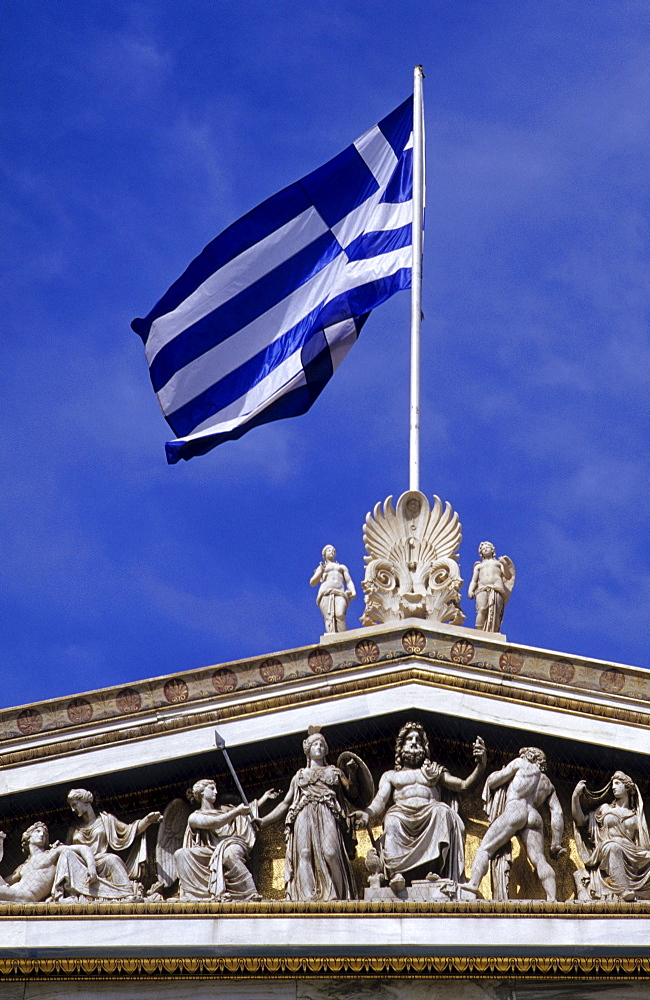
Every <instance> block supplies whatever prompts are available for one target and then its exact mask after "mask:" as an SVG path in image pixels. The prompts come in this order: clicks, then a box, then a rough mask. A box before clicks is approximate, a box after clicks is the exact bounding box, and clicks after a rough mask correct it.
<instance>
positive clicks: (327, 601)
mask: <svg viewBox="0 0 650 1000" xmlns="http://www.w3.org/2000/svg"><path fill="white" fill-rule="evenodd" d="M318 584H320V587H319V588H318V596H317V597H316V604H317V605H318V607H319V608H320V610H321V614H322V616H323V619H324V621H325V631H326V632H345V631H346V630H347V625H346V622H345V613H346V611H347V610H348V605H349V603H350V601H353V600H354V598H355V597H356V596H357V592H356V590H355V588H354V584H353V583H352V577H351V576H350V573H349V571H348V568H347V566H344V565H343V564H342V563H339V562H337V561H336V549H335V548H334V546H333V545H326V546H325V548H324V549H323V561H322V562H321V563H319V565H318V566H317V567H316V569H315V570H314V575H313V576H312V578H311V580H310V581H309V586H310V587H316V586H317V585H318Z"/></svg>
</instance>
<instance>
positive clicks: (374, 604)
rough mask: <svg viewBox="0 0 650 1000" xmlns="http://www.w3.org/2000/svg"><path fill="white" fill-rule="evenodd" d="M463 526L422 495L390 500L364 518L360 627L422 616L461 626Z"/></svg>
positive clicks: (452, 514)
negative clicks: (364, 568)
mask: <svg viewBox="0 0 650 1000" xmlns="http://www.w3.org/2000/svg"><path fill="white" fill-rule="evenodd" d="M461 537H462V535H461V527H460V523H459V520H458V514H456V513H455V512H454V511H453V510H452V508H451V506H450V505H449V504H448V503H446V504H445V506H444V508H443V505H442V502H441V500H440V498H439V497H434V505H433V507H431V506H430V504H429V501H428V500H427V498H426V497H425V496H424V494H423V493H420V492H418V491H417V490H410V491H409V492H407V493H403V494H402V496H401V497H400V498H399V500H398V501H397V507H396V508H395V507H393V498H392V497H388V499H387V500H386V501H385V502H384V505H383V508H382V505H381V504H377V505H376V507H375V509H374V510H373V512H372V514H368V515H367V516H366V523H365V524H364V527H363V540H364V543H365V546H366V551H367V553H368V554H367V555H366V556H365V557H364V558H365V562H366V564H367V565H366V574H365V578H364V581H363V590H364V593H365V599H366V610H365V612H364V614H363V617H362V618H361V622H362V624H363V625H380V624H382V623H384V622H391V621H398V620H400V619H403V618H424V619H429V620H431V621H437V622H451V623H452V624H453V625H462V623H463V621H464V620H465V615H464V614H463V612H462V611H461V609H460V588H461V585H462V582H463V581H462V580H461V577H460V571H459V569H458V548H459V546H460V541H461Z"/></svg>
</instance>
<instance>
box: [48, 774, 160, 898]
mask: <svg viewBox="0 0 650 1000" xmlns="http://www.w3.org/2000/svg"><path fill="white" fill-rule="evenodd" d="M68 802H69V804H70V808H71V809H72V811H73V812H74V813H75V815H76V816H78V817H79V824H78V825H77V826H75V827H73V829H72V830H71V833H70V835H69V838H68V839H69V841H70V843H71V844H72V845H73V846H84V847H89V848H90V850H91V852H92V854H93V856H94V859H95V868H96V878H91V877H90V874H91V866H90V865H89V864H88V860H87V855H82V854H81V853H77V852H74V851H66V852H64V853H62V854H61V856H60V857H59V861H58V864H57V870H56V876H55V882H54V890H53V895H54V896H55V897H56V898H61V897H69V896H72V897H75V898H76V899H78V900H79V901H81V902H91V901H95V900H102V899H136V898H138V897H139V895H140V891H141V886H140V885H139V884H138V882H137V880H138V879H139V877H140V873H141V869H142V867H143V865H144V864H145V862H146V860H147V853H146V841H145V838H144V837H143V836H142V834H143V833H144V832H145V830H147V829H148V828H149V827H150V826H151V825H152V824H155V823H160V821H161V819H162V815H161V814H160V813H159V812H150V813H148V814H147V815H146V816H145V817H144V818H143V819H139V820H136V821H135V822H134V823H123V822H122V821H121V820H119V819H117V817H115V816H113V815H112V814H111V813H107V812H100V813H97V812H95V808H94V796H93V794H92V792H89V791H87V790H86V789H85V788H73V789H72V790H71V791H70V792H68ZM128 849H130V851H129V854H128V856H127V859H126V862H124V861H122V859H121V858H120V857H118V856H117V854H113V853H112V852H113V851H125V850H128Z"/></svg>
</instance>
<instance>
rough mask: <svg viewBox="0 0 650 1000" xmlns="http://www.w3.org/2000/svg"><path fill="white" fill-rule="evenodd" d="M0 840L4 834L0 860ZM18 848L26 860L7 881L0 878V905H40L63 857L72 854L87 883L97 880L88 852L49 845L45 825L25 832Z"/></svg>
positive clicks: (34, 825)
mask: <svg viewBox="0 0 650 1000" xmlns="http://www.w3.org/2000/svg"><path fill="white" fill-rule="evenodd" d="M4 837H5V834H4V833H0V858H1V857H2V852H1V847H2V844H3V842H4ZM22 847H23V850H24V851H25V853H26V854H27V860H26V861H24V862H23V863H22V865H19V866H18V868H16V870H15V871H14V872H12V874H11V875H10V876H9V878H8V879H6V880H5V879H3V878H2V877H0V902H3V903H42V902H43V901H44V900H46V899H47V898H48V897H49V896H50V895H51V893H52V889H53V887H54V876H55V873H56V868H57V864H58V862H59V859H60V858H61V856H62V855H64V854H68V853H74V854H76V855H77V856H78V857H80V858H81V859H82V863H84V864H85V866H86V874H87V879H88V882H89V883H90V882H93V881H94V880H95V879H96V877H97V871H96V869H95V858H94V856H93V853H92V851H91V850H90V848H89V847H85V846H83V845H81V844H79V845H76V846H74V847H72V846H70V847H68V846H66V845H64V844H54V845H51V844H50V835H49V832H48V829H47V826H46V825H45V823H41V822H40V821H37V822H36V823H32V825H31V826H30V827H28V828H27V829H26V830H25V832H24V833H23V836H22Z"/></svg>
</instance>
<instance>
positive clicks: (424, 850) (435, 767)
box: [356, 722, 487, 890]
mask: <svg viewBox="0 0 650 1000" xmlns="http://www.w3.org/2000/svg"><path fill="white" fill-rule="evenodd" d="M472 753H473V756H474V760H475V767H474V770H473V771H472V773H471V774H470V775H469V777H467V778H464V779H461V778H457V777H455V776H454V775H453V774H450V773H449V771H448V770H447V769H446V768H445V767H443V766H442V765H441V764H436V763H435V761H432V760H431V756H430V751H429V740H428V739H427V735H426V733H425V731H424V728H423V726H421V725H420V723H419V722H407V723H406V725H405V726H402V728H401V729H400V731H399V734H398V736H397V742H396V746H395V767H394V769H393V770H392V771H386V772H385V773H384V774H383V775H382V776H381V779H380V782H379V788H378V790H377V794H376V795H375V797H374V799H373V800H372V802H371V803H370V805H369V806H368V808H367V809H366V810H362V811H359V812H358V813H357V814H356V818H357V824H358V825H359V826H366V827H367V826H370V825H372V824H373V823H374V822H375V821H376V820H378V819H381V818H382V817H383V821H384V823H383V825H384V832H383V834H382V836H381V838H380V840H379V842H378V846H379V848H380V855H381V861H382V865H383V868H384V873H385V875H386V877H387V878H388V880H389V884H390V885H391V886H392V887H393V888H394V889H396V890H397V889H400V888H402V887H403V886H404V884H405V882H409V883H410V882H412V881H413V879H417V878H423V877H425V876H426V875H428V874H429V872H434V873H436V874H437V875H439V876H440V877H441V878H448V879H452V880H453V881H454V882H462V881H463V879H464V872H465V844H464V834H465V826H464V824H463V821H462V820H461V818H460V816H459V815H458V802H457V799H456V795H457V793H459V792H465V791H467V790H468V789H470V788H472V787H473V786H474V785H476V784H477V782H478V781H479V780H480V778H481V776H482V775H483V773H484V772H485V764H486V760H487V752H486V749H485V743H484V742H483V740H482V739H481V738H480V736H479V737H477V738H476V740H475V742H474V746H473V748H472ZM445 793H450V794H449V795H447V796H446V797H447V798H448V799H451V801H444V800H443V796H445Z"/></svg>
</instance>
